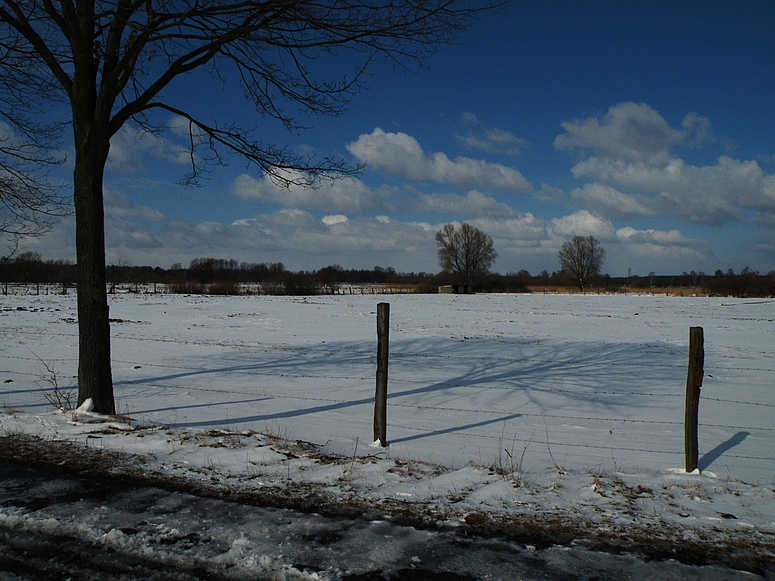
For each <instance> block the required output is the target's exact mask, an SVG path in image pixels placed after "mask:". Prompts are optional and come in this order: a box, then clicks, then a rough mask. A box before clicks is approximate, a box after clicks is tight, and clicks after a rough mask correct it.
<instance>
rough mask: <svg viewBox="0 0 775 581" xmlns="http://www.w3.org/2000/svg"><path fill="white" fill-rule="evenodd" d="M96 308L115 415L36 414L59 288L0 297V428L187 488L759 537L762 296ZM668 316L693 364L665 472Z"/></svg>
mask: <svg viewBox="0 0 775 581" xmlns="http://www.w3.org/2000/svg"><path fill="white" fill-rule="evenodd" d="M378 302H389V303H390V304H391V309H390V312H391V320H390V364H389V386H388V391H389V400H388V441H389V446H388V447H386V448H382V447H380V446H379V443H378V442H374V437H373V433H372V421H373V416H372V414H373V397H374V388H375V371H376V306H377V303H378ZM110 306H111V312H110V314H111V317H112V318H113V319H114V320H115V322H114V323H113V325H112V333H113V338H112V351H113V373H114V384H115V395H116V401H117V407H118V410H119V413H120V414H121V415H123V416H128V417H130V418H131V421H128V422H127V421H120V420H118V419H116V418H104V417H101V416H98V415H97V414H94V413H93V412H91V411H90V408H89V407H88V406H86V404H84V406H86V407H84V406H82V407H81V408H79V409H78V410H75V411H60V410H56V409H54V407H53V406H52V404H51V402H50V401H49V400H50V399H51V397H48V398H46V397H44V395H43V391H44V390H46V391H47V392H48V393H49V395H51V394H52V393H53V386H54V385H57V387H58V389H59V390H60V392H63V393H64V392H66V391H67V389H68V388H70V386H72V385H73V384H74V383H75V381H76V380H75V376H76V373H77V344H78V339H77V325H76V324H75V321H76V306H75V297H74V296H73V295H72V294H70V295H64V296H62V295H44V296H36V295H10V296H2V297H0V337H2V347H0V353H2V364H0V365H1V366H2V367H0V410H1V411H0V431H2V432H5V433H6V434H26V435H33V436H39V437H41V438H45V439H50V440H70V441H74V442H80V443H82V444H83V445H86V446H89V447H90V448H97V449H105V450H113V451H120V452H122V453H126V454H136V455H138V456H139V457H141V458H143V462H144V463H145V464H144V466H145V467H144V468H143V469H144V470H148V471H150V472H157V473H161V474H169V475H170V477H173V476H176V477H181V478H185V479H188V480H191V481H195V482H201V483H203V484H207V485H208V486H222V487H226V488H229V489H239V490H240V491H250V490H266V489H271V488H273V487H275V488H282V487H286V486H288V485H289V484H293V485H295V486H303V487H319V488H320V489H321V490H323V491H325V493H326V494H328V495H331V496H333V497H335V498H337V499H338V500H339V501H340V502H353V501H354V499H357V500H358V502H373V503H374V506H375V507H378V508H377V511H379V510H380V508H379V507H382V508H384V509H385V510H387V508H386V507H388V506H396V505H406V506H411V507H415V508H416V507H419V506H422V507H426V508H427V509H428V510H431V511H433V513H434V514H435V515H437V516H439V517H441V518H446V519H448V522H449V524H450V525H451V526H455V523H461V522H462V521H463V519H465V518H466V517H468V516H470V515H477V514H485V515H488V516H489V517H492V518H499V517H504V518H505V517H510V516H513V515H514V514H529V515H544V516H545V517H547V518H554V517H556V518H558V519H569V521H573V522H579V523H586V524H587V525H588V526H594V527H596V528H597V530H599V531H605V530H611V531H613V530H618V531H623V530H625V531H626V530H628V529H629V530H641V531H643V530H647V529H648V530H652V531H655V530H656V531H672V532H671V533H670V534H671V535H672V537H670V538H675V537H676V535H677V536H678V537H679V538H685V539H687V540H692V539H697V538H704V539H707V538H708V537H711V538H717V539H719V542H722V541H723V540H724V539H729V538H740V536H741V535H742V537H743V538H744V539H745V538H749V539H750V540H752V541H753V540H756V541H757V542H764V543H770V544H771V543H772V541H773V538H774V537H773V535H775V462H773V458H774V457H773V450H775V424H773V422H772V417H773V409H774V408H775V398H774V397H773V389H775V357H773V354H774V353H773V352H774V351H775V334H773V322H775V301H771V300H745V299H731V298H708V297H673V296H664V295H655V296H651V295H474V296H450V295H389V296H388V295H337V296H326V297H307V298H289V297H264V296H261V297H259V296H248V297H202V296H179V295H166V294H116V295H111V297H110ZM692 326H701V327H703V328H704V332H705V368H704V369H705V377H704V381H703V386H702V392H701V398H700V412H699V418H700V429H699V446H700V461H699V465H700V470H698V471H695V472H694V473H689V474H688V473H686V472H685V471H684V470H683V469H682V468H683V461H684V456H683V454H684V452H683V449H684V444H683V437H684V427H683V415H684V410H683V405H684V391H685V385H686V368H687V354H688V345H687V343H688V329H689V327H692ZM87 403H88V402H87ZM6 518H9V517H8V515H6ZM110 534H112V535H113V537H115V538H119V537H120V533H118V532H115V531H113V532H112V533H110ZM665 534H667V533H665ZM115 538H114V540H115ZM106 542H107V541H106ZM230 551H231V552H234V553H235V554H236V553H238V552H239V551H240V547H239V546H235V547H233V548H232V549H231V550H230Z"/></svg>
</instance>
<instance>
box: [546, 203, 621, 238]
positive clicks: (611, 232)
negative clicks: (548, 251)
mask: <svg viewBox="0 0 775 581" xmlns="http://www.w3.org/2000/svg"><path fill="white" fill-rule="evenodd" d="M551 223H552V227H551V230H552V233H553V234H554V235H555V236H558V237H560V238H572V237H573V236H594V237H595V238H597V239H599V240H601V241H606V240H613V239H615V238H616V230H615V229H614V227H613V224H611V222H609V221H608V220H605V219H603V218H601V217H600V216H597V215H595V214H592V213H591V212H588V211H587V210H581V211H580V212H576V213H575V214H571V215H569V216H563V217H561V218H554V219H552V220H551Z"/></svg>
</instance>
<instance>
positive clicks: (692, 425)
mask: <svg viewBox="0 0 775 581" xmlns="http://www.w3.org/2000/svg"><path fill="white" fill-rule="evenodd" d="M704 365H705V346H704V338H703V331H702V327H690V328H689V369H688V372H687V374H686V411H685V419H684V423H685V425H684V450H685V455H686V471H687V472H693V471H694V470H696V469H697V460H698V456H699V447H698V444H697V424H698V420H697V416H698V413H699V408H700V386H701V385H702V375H703V367H704Z"/></svg>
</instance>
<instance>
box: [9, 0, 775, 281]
mask: <svg viewBox="0 0 775 581" xmlns="http://www.w3.org/2000/svg"><path fill="white" fill-rule="evenodd" d="M773 26H775V3H773V2H770V1H749V2H714V1H697V2H688V1H680V0H679V1H674V2H645V1H644V2H627V1H617V2H607V1H595V2H587V1H561V0H544V1H537V0H536V1H528V2H514V4H513V5H512V7H511V8H510V9H508V10H507V11H506V12H505V13H503V12H493V13H489V14H487V15H485V16H484V17H482V18H481V19H480V20H479V21H477V22H476V23H474V24H473V25H472V26H471V27H470V28H469V29H468V30H467V31H466V32H465V33H463V34H462V35H461V36H460V37H459V38H458V39H457V40H456V42H455V44H453V45H451V46H445V47H442V48H441V50H440V51H439V53H438V54H436V55H435V56H434V57H432V58H431V59H430V60H429V61H427V62H426V68H425V69H423V70H420V71H418V72H417V73H406V72H404V71H401V70H395V69H394V68H393V67H391V66H388V65H387V64H383V63H378V64H377V66H375V67H374V68H372V70H371V72H372V73H373V76H372V77H370V78H369V81H368V84H369V88H368V89H367V90H364V91H362V92H360V93H359V94H358V95H357V96H356V97H355V98H354V99H353V101H352V102H351V103H350V105H349V107H348V110H347V111H346V112H345V113H344V114H343V115H341V116H339V117H336V118H333V119H329V118H314V117H310V118H305V119H304V120H303V121H304V123H305V125H308V126H309V129H307V130H305V131H302V132H300V133H299V134H289V133H288V132H287V131H285V130H284V129H283V128H282V127H279V126H278V125H277V124H274V123H272V122H268V121H265V120H263V119H261V118H258V117H257V116H256V115H255V114H253V113H252V111H251V109H250V106H249V105H247V104H245V103H244V101H243V100H242V97H241V92H240V91H239V89H238V88H235V87H233V86H232V87H228V86H227V89H228V90H226V91H223V90H220V89H217V90H216V89H212V90H211V89H209V87H208V84H209V83H210V82H211V79H210V77H209V75H207V74H206V73H205V74H199V75H195V76H192V77H190V78H186V79H184V80H183V82H181V83H179V84H177V85H175V86H174V87H172V88H171V92H170V96H171V97H172V98H171V99H168V101H172V102H183V103H185V104H187V105H188V106H191V107H195V108H197V110H198V111H200V112H203V113H204V115H205V116H206V117H210V118H214V119H218V120H219V121H221V122H228V121H239V122H240V123H242V124H244V125H245V126H248V127H256V128H257V130H258V133H259V134H260V135H261V136H262V138H264V139H265V140H266V141H269V142H275V143H278V144H281V145H285V144H288V145H289V146H290V147H292V148H294V149H296V150H298V151H316V152H318V153H319V154H321V155H335V154H338V155H341V156H342V157H344V158H345V159H347V160H349V161H351V162H353V163H363V164H365V169H364V171H363V173H362V174H360V175H359V176H357V177H356V178H355V179H342V180H337V181H335V182H333V183H331V184H327V183H325V184H322V185H321V187H320V188H319V189H317V190H314V191H306V190H297V189H291V190H284V189H280V188H277V187H275V186H273V185H272V184H270V183H268V182H267V180H265V179H264V178H262V177H261V176H260V175H257V174H256V173H255V172H254V171H253V170H252V169H250V168H247V167H246V165H245V163H244V162H243V161H241V160H240V159H237V158H231V159H229V162H230V165H229V166H228V167H225V168H218V167H216V168H213V173H212V175H211V177H210V179H209V180H208V181H207V182H205V184H204V186H203V187H201V188H193V189H192V188H183V187H181V186H178V185H177V184H176V182H177V181H178V180H179V179H180V178H181V177H182V175H183V174H184V173H185V171H186V169H187V167H186V154H185V139H184V138H183V136H182V135H181V133H180V132H179V131H175V130H174V126H175V120H174V119H172V118H170V119H168V122H169V123H170V124H171V125H172V126H173V130H171V131H169V132H168V133H166V134H165V135H164V136H162V137H160V138H157V137H153V136H149V135H145V136H141V135H139V134H138V133H137V132H136V131H134V130H133V128H132V127H130V126H127V127H125V130H124V131H123V132H122V133H121V134H119V135H117V136H116V137H115V138H114V140H113V142H112V147H111V158H110V160H109V163H108V172H107V175H106V180H105V191H106V228H107V241H106V246H107V255H108V262H109V263H118V262H121V263H125V264H132V265H152V266H162V267H165V268H168V267H169V266H170V265H171V264H173V263H176V262H180V263H183V264H184V265H187V264H188V262H189V261H190V260H191V259H193V258H196V257H203V256H212V257H221V258H234V259H236V260H238V261H247V262H283V263H284V264H285V265H286V267H287V268H289V269H292V270H299V269H318V268H322V267H324V266H327V265H330V264H340V265H341V266H343V267H345V268H371V267H373V266H377V265H379V266H383V267H388V266H392V267H393V268H395V269H396V270H398V271H402V272H408V271H425V272H437V271H438V270H439V266H438V261H437V256H436V247H435V242H434V234H435V232H436V231H437V230H438V229H439V228H440V227H441V226H442V225H443V224H445V223H447V222H457V223H462V222H464V221H467V222H469V223H471V224H472V225H474V226H476V227H478V228H480V229H481V230H483V231H484V232H486V233H488V234H490V235H491V236H492V237H493V238H494V240H495V248H496V250H497V252H498V253H499V256H498V259H497V260H496V262H495V263H494V265H493V270H495V271H498V272H503V273H506V272H516V271H519V270H522V269H525V270H528V271H530V272H531V273H533V274H537V273H539V272H540V271H542V270H547V271H549V272H551V271H553V270H557V269H558V268H559V265H558V261H557V251H558V250H559V247H560V245H561V243H562V242H563V241H564V240H567V239H569V238H571V237H572V236H573V235H575V234H580V235H585V236H586V235H590V234H591V235H594V236H595V237H596V238H598V239H599V240H600V241H601V243H602V245H603V247H604V248H605V249H606V250H607V260H606V263H605V264H604V266H603V271H604V272H606V273H609V274H611V275H612V276H622V275H627V274H628V272H631V273H632V274H638V275H646V274H648V273H649V272H652V271H653V272H656V273H658V274H673V273H681V272H683V271H691V270H695V271H705V272H708V273H712V272H714V271H715V270H717V269H722V270H727V269H729V268H733V269H735V270H736V271H738V270H740V269H742V268H743V267H745V266H748V267H750V268H752V269H754V270H759V271H761V272H762V273H765V272H768V271H771V270H775V175H774V174H775V106H774V105H775V60H774V59H775V35H773V34H772V29H773ZM343 62H347V61H343ZM24 247H25V249H28V250H35V251H37V252H40V253H41V254H42V255H43V257H44V258H47V259H48V258H70V259H72V258H73V257H74V255H75V252H74V235H73V224H72V220H65V221H63V222H62V223H61V224H60V225H59V226H58V227H57V228H56V229H55V230H54V231H53V232H52V233H51V234H49V235H48V236H46V237H45V238H42V239H40V240H29V241H25V244H24Z"/></svg>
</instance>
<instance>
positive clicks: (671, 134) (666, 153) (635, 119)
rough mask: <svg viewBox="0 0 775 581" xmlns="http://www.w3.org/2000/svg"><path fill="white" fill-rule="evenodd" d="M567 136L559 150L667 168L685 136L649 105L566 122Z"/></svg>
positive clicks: (622, 107) (557, 144)
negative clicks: (577, 150) (671, 152)
mask: <svg viewBox="0 0 775 581" xmlns="http://www.w3.org/2000/svg"><path fill="white" fill-rule="evenodd" d="M562 128H563V129H565V131H566V132H565V133H564V134H562V135H558V136H557V137H556V138H555V140H554V147H555V148H557V149H559V150H563V149H566V150H574V149H581V150H584V151H591V152H592V153H593V154H594V155H600V156H603V157H605V158H607V159H612V160H617V161H624V162H641V163H646V164H648V165H651V166H657V167H659V166H664V165H666V164H667V163H668V162H669V160H670V150H671V149H672V148H673V147H674V146H676V145H678V144H679V143H681V142H682V141H683V139H684V133H683V132H681V131H679V130H677V129H673V128H672V127H670V125H668V123H667V121H665V120H664V118H663V117H662V116H661V115H660V114H659V113H657V112H656V111H655V110H654V109H652V108H651V107H649V106H648V105H646V104H645V103H632V102H628V103H620V104H618V105H615V106H613V107H611V108H610V109H609V110H608V112H607V113H606V114H605V115H604V116H603V117H602V119H600V118H598V117H587V118H586V119H584V120H579V119H574V120H573V121H566V122H564V123H562Z"/></svg>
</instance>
